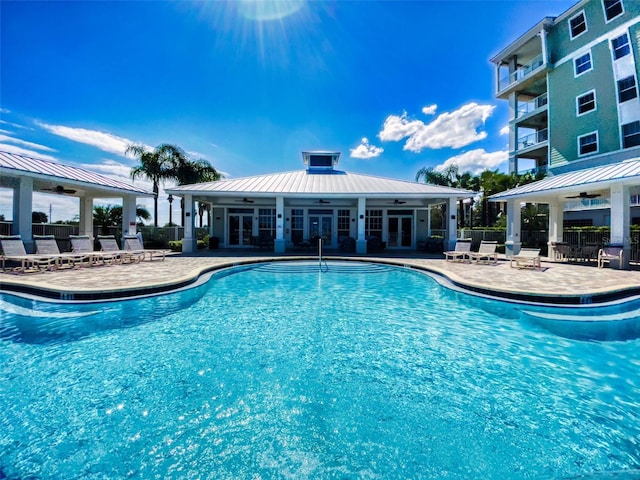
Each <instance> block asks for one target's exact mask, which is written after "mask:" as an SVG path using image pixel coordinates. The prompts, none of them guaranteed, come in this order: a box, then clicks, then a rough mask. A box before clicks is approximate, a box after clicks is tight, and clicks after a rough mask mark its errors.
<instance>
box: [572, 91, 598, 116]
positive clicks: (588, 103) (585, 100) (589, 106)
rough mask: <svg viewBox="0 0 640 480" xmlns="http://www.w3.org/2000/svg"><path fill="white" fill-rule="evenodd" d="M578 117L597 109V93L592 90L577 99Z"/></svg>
mask: <svg viewBox="0 0 640 480" xmlns="http://www.w3.org/2000/svg"><path fill="white" fill-rule="evenodd" d="M576 103H577V107H578V116H580V115H584V114H585V113H587V112H590V111H591V110H595V109H596V92H595V90H591V91H590V92H588V93H585V94H584V95H582V96H580V97H578V98H577V99H576Z"/></svg>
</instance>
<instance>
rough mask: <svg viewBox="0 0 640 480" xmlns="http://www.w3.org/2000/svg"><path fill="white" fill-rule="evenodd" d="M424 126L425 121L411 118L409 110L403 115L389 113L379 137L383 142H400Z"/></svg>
mask: <svg viewBox="0 0 640 480" xmlns="http://www.w3.org/2000/svg"><path fill="white" fill-rule="evenodd" d="M422 127H424V123H422V122H421V121H420V120H409V119H408V118H407V112H404V113H403V114H402V115H400V116H398V115H389V116H388V117H387V119H386V120H385V121H384V125H383V127H382V131H381V132H380V133H379V134H378V138H380V140H382V141H383V142H398V141H400V140H402V139H403V138H406V137H409V136H411V135H413V134H414V133H415V132H417V131H418V130H419V129H420V128H422Z"/></svg>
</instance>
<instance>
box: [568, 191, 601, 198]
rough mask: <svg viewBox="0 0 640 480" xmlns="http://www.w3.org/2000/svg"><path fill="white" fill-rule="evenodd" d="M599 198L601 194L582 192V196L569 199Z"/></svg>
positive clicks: (573, 196)
mask: <svg viewBox="0 0 640 480" xmlns="http://www.w3.org/2000/svg"><path fill="white" fill-rule="evenodd" d="M599 196H600V194H599V193H587V192H580V194H578V195H572V196H570V197H567V198H598V197H599Z"/></svg>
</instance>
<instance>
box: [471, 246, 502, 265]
mask: <svg viewBox="0 0 640 480" xmlns="http://www.w3.org/2000/svg"><path fill="white" fill-rule="evenodd" d="M497 247H498V242H489V241H485V240H483V241H481V242H480V248H478V251H477V252H469V253H468V254H467V255H468V256H469V260H472V261H474V262H475V263H478V262H480V261H486V262H487V263H489V262H491V261H493V263H494V264H496V263H498V252H496V248H497Z"/></svg>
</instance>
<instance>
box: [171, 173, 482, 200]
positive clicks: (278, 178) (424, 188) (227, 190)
mask: <svg viewBox="0 0 640 480" xmlns="http://www.w3.org/2000/svg"><path fill="white" fill-rule="evenodd" d="M167 192H168V193H171V194H174V195H185V194H186V195H206V196H216V195H229V196H243V195H251V196H264V197H266V196H274V195H285V196H297V197H305V196H313V195H322V196H333V197H337V196H339V197H359V196H363V195H366V196H378V197H385V196H388V197H394V198H395V197H398V198H418V197H432V198H450V197H456V198H457V197H469V196H473V195H475V193H474V192H472V191H469V190H462V189H458V188H451V187H443V186H440V185H432V184H426V183H418V182H409V181H404V180H394V179H391V178H384V177H377V176H372V175H362V174H357V173H348V172H343V171H340V170H317V171H316V170H313V169H307V170H296V171H292V172H283V173H273V174H269V175H258V176H252V177H243V178H234V179H229V180H221V181H217V182H208V183H197V184H192V185H182V186H177V187H173V188H168V189H167Z"/></svg>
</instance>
